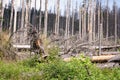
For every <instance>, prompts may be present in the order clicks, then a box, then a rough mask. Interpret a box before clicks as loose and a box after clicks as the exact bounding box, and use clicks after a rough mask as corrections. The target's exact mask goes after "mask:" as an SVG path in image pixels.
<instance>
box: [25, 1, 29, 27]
mask: <svg viewBox="0 0 120 80" xmlns="http://www.w3.org/2000/svg"><path fill="white" fill-rule="evenodd" d="M28 10H29V0H26V11H25V12H26V13H25V28H27V25H28V15H29V11H28Z"/></svg>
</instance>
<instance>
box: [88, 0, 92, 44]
mask: <svg viewBox="0 0 120 80" xmlns="http://www.w3.org/2000/svg"><path fill="white" fill-rule="evenodd" d="M88 18H89V19H88V20H89V23H88V24H89V26H88V40H89V42H91V41H92V0H89V13H88Z"/></svg>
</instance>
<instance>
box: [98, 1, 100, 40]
mask: <svg viewBox="0 0 120 80" xmlns="http://www.w3.org/2000/svg"><path fill="white" fill-rule="evenodd" d="M98 2H99V5H98V38H99V31H100V30H99V27H100V0H99V1H98Z"/></svg>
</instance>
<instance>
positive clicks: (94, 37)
mask: <svg viewBox="0 0 120 80" xmlns="http://www.w3.org/2000/svg"><path fill="white" fill-rule="evenodd" d="M95 24H96V0H94V13H93V40H94V41H95V39H96V31H95V30H96V25H95Z"/></svg>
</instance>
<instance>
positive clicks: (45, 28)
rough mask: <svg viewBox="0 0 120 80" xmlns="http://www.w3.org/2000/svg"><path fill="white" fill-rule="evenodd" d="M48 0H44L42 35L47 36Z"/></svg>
mask: <svg viewBox="0 0 120 80" xmlns="http://www.w3.org/2000/svg"><path fill="white" fill-rule="evenodd" d="M47 6H48V0H45V15H44V16H45V19H44V36H45V38H46V37H47V19H48V9H47Z"/></svg>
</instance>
